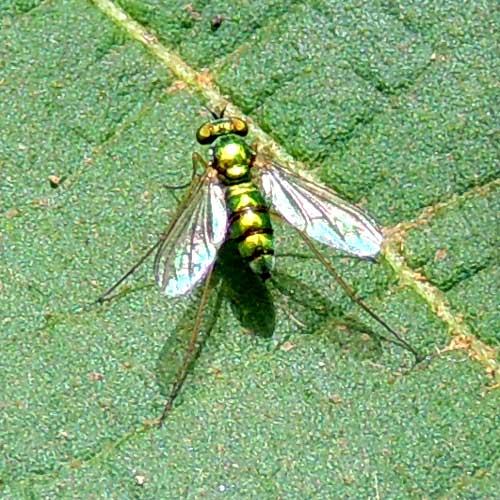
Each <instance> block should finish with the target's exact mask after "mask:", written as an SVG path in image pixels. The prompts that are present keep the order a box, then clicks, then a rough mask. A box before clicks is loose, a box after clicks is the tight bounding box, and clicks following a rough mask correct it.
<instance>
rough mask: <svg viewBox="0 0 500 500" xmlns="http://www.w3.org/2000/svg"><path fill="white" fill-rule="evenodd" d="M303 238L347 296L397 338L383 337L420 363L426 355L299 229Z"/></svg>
mask: <svg viewBox="0 0 500 500" xmlns="http://www.w3.org/2000/svg"><path fill="white" fill-rule="evenodd" d="M297 232H298V233H299V234H300V236H301V237H302V239H303V240H304V241H305V242H306V243H307V246H308V247H309V248H310V249H311V250H312V251H313V252H314V254H315V255H316V257H317V258H318V260H319V261H320V262H321V263H322V264H323V265H324V266H325V268H326V270H327V271H328V272H329V273H330V275H331V276H333V278H334V279H335V281H337V283H338V284H339V285H340V286H341V287H342V288H343V290H344V292H345V293H346V294H347V296H348V297H349V298H350V299H351V300H352V301H353V302H355V303H356V304H357V305H358V306H359V307H361V309H363V310H364V311H365V312H366V313H367V314H369V315H370V316H371V317H372V318H373V319H374V320H375V321H377V323H379V324H380V325H382V326H383V327H384V328H385V329H386V330H387V331H388V332H389V333H390V334H391V335H392V336H393V337H394V338H395V339H396V340H391V339H388V338H386V337H381V338H383V339H385V340H386V341H388V342H391V343H393V344H396V345H399V346H400V347H403V348H405V349H406V350H407V351H409V352H411V353H412V354H413V356H415V362H416V363H420V362H421V361H422V360H423V359H425V357H423V356H422V355H421V354H420V353H419V352H418V351H417V350H416V349H415V348H414V347H413V346H411V345H410V344H409V343H408V342H407V341H406V340H405V339H403V337H401V335H400V334H399V333H398V332H397V331H396V330H394V329H393V328H392V327H391V326H389V325H388V324H387V323H386V322H385V321H384V320H383V319H382V318H381V317H380V316H378V315H377V314H376V313H375V312H373V311H372V310H371V309H370V308H369V307H368V306H367V305H366V304H365V303H364V301H363V300H361V299H360V298H359V297H358V296H357V295H356V294H355V293H354V290H353V289H352V288H351V287H350V286H349V285H348V284H347V283H346V282H345V281H344V279H343V278H342V276H340V274H339V273H338V272H337V271H336V270H335V269H334V267H333V266H332V265H331V264H330V262H328V260H326V259H325V257H324V256H323V254H322V253H321V252H320V251H319V250H318V249H317V248H316V245H315V244H314V243H313V242H312V241H311V239H310V238H309V237H308V236H307V235H306V234H305V233H303V232H302V231H299V230H297Z"/></svg>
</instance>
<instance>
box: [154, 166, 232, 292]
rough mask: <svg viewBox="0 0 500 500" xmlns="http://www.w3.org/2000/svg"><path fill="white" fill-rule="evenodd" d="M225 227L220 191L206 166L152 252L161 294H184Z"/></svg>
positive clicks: (207, 264) (205, 267) (203, 270)
mask: <svg viewBox="0 0 500 500" xmlns="http://www.w3.org/2000/svg"><path fill="white" fill-rule="evenodd" d="M226 227H227V211H226V202H225V197H224V191H223V188H222V186H221V185H220V184H219V182H218V180H217V178H216V177H215V175H214V174H213V171H212V170H211V169H208V170H207V172H206V173H205V175H203V177H201V178H200V179H199V180H198V181H196V183H195V184H194V185H193V187H192V188H191V192H190V194H189V195H188V198H187V199H186V200H185V202H184V203H183V205H181V208H180V210H179V212H178V214H177V217H176V218H175V219H174V220H173V222H172V224H171V225H170V226H169V228H168V229H167V231H166V233H165V235H164V241H163V242H162V244H161V246H160V248H159V250H158V253H157V254H156V258H155V264H154V266H155V276H156V281H157V283H158V285H159V286H160V288H161V289H162V291H163V292H164V293H165V295H167V296H169V297H176V296H179V295H184V294H187V293H189V292H190V291H191V290H192V289H193V288H194V287H195V286H196V284H197V283H198V282H199V281H200V280H202V279H203V278H204V277H205V276H206V274H207V273H208V271H209V270H210V268H211V266H212V265H213V263H214V262H215V258H216V257H217V251H218V249H219V248H220V246H221V245H222V243H223V242H224V239H225V237H226Z"/></svg>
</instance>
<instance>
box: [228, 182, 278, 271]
mask: <svg viewBox="0 0 500 500" xmlns="http://www.w3.org/2000/svg"><path fill="white" fill-rule="evenodd" d="M226 202H227V207H228V209H229V212H230V216H229V238H230V239H232V240H235V241H236V243H237V244H238V250H239V252H240V255H241V256H242V257H243V259H245V260H246V261H247V262H248V264H249V266H250V268H251V269H252V271H253V272H254V273H255V274H257V275H259V276H260V277H261V278H262V279H267V278H269V276H270V273H271V271H272V269H273V267H274V244H273V228H272V226H271V217H270V216H269V211H268V208H267V206H266V203H265V201H264V198H263V197H262V194H261V193H260V191H259V190H258V189H257V188H256V187H255V186H254V185H253V184H252V183H251V182H242V183H240V184H233V185H231V186H227V191H226Z"/></svg>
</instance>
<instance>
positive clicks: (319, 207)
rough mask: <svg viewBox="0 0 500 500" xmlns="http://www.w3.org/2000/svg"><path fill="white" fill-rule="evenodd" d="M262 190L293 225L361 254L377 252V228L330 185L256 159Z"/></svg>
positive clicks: (327, 241) (366, 256) (343, 250)
mask: <svg viewBox="0 0 500 500" xmlns="http://www.w3.org/2000/svg"><path fill="white" fill-rule="evenodd" d="M256 166H257V168H259V169H260V182H261V185H262V190H263V191H264V193H265V195H266V197H267V198H268V199H269V201H270V202H271V204H272V206H273V207H274V208H275V209H276V210H277V211H278V212H279V213H280V215H281V216H282V217H283V218H284V219H285V220H286V221H287V222H288V223H289V224H291V225H292V226H294V227H296V228H297V229H298V230H300V231H303V232H304V233H305V234H307V235H308V236H309V237H310V238H312V239H314V240H317V241H319V242H321V243H324V244H325V245H328V246H330V247H333V248H336V249H338V250H341V251H342V252H346V253H348V254H351V255H355V256H357V257H361V258H374V257H376V255H377V254H378V253H379V252H380V247H381V245H382V240H383V236H382V233H381V232H380V229H379V228H378V227H377V225H376V224H375V222H374V221H372V220H371V219H370V218H369V217H368V216H367V215H366V214H364V213H363V212H362V211H361V210H360V209H359V208H357V207H355V206H354V205H351V204H350V203H347V202H346V201H344V200H342V198H340V197H339V196H338V195H337V194H335V193H334V192H333V191H332V190H331V189H329V188H327V187H325V186H321V185H319V184H316V183H315V182H312V181H310V180H309V179H306V178H304V177H301V176H299V175H297V174H295V173H294V172H292V171H290V170H288V169H286V168H285V167H283V166H281V165H278V164H277V163H275V162H272V161H263V160H260V161H257V162H256Z"/></svg>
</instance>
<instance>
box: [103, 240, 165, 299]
mask: <svg viewBox="0 0 500 500" xmlns="http://www.w3.org/2000/svg"><path fill="white" fill-rule="evenodd" d="M162 241H163V238H160V239H159V240H158V241H157V242H156V243H155V244H154V245H153V246H152V247H151V248H150V249H149V250H148V251H147V252H146V253H145V254H144V255H143V256H142V257H141V258H140V259H139V261H138V262H137V263H136V264H134V266H132V267H131V268H130V269H129V270H128V271H127V272H126V273H125V274H124V275H123V276H122V277H121V278H120V279H119V280H118V281H117V282H116V283H115V284H114V285H113V286H111V287H110V288H108V289H107V290H106V291H105V292H104V293H103V294H102V295H100V296H99V297H98V298H97V299H96V301H95V302H94V303H95V304H102V303H103V302H105V301H106V300H109V298H110V295H111V294H112V293H113V292H114V291H115V290H116V289H117V288H118V287H119V286H120V285H121V284H122V283H123V282H124V281H125V280H126V279H127V278H128V277H129V276H131V275H132V274H134V273H135V272H136V271H137V270H138V269H139V268H140V267H141V266H142V264H144V262H145V261H146V260H147V258H148V257H149V256H150V255H151V254H152V253H153V252H154V251H155V250H156V249H157V248H158V247H159V246H160V244H161V243H162Z"/></svg>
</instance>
